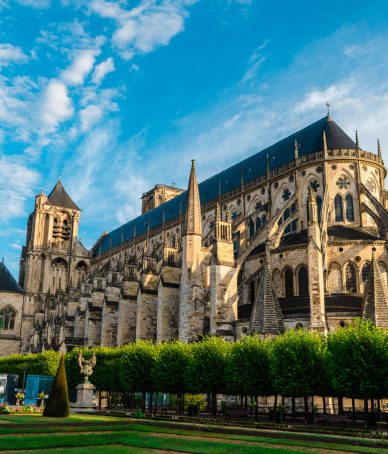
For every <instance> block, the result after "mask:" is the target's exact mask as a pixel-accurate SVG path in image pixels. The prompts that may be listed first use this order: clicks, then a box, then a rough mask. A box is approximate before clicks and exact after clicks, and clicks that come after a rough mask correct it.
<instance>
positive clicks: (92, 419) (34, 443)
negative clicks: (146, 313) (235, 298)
mask: <svg viewBox="0 0 388 454" xmlns="http://www.w3.org/2000/svg"><path fill="white" fill-rule="evenodd" d="M45 425H47V426H45ZM206 429H207V430H206ZM210 429H211V430H210ZM284 437H287V438H284ZM376 443H379V445H376ZM321 449H325V450H326V452H328V451H332V452H333V453H334V452H338V451H342V452H360V453H370V454H374V453H384V452H386V453H388V442H387V441H385V442H382V441H376V440H359V439H355V438H350V437H333V436H330V437H328V438H327V439H325V438H324V437H320V438H318V437H317V436H316V435H311V436H310V435H307V434H297V433H287V432H273V433H271V434H268V431H267V433H265V434H264V433H263V435H262V436H261V434H260V431H259V430H257V431H255V433H254V435H234V434H229V433H220V432H218V433H217V431H216V429H215V428H214V427H213V428H210V427H209V428H206V427H204V428H201V430H195V426H193V427H192V428H191V430H189V429H187V428H180V427H179V426H175V425H174V426H171V427H163V425H162V424H161V423H158V422H156V421H146V420H142V421H134V420H129V419H125V418H116V417H103V416H87V415H73V416H70V417H69V418H66V419H63V418H58V419H57V418H44V417H41V416H32V415H31V416H24V415H7V416H5V415H0V452H6V451H11V450H12V451H18V452H19V453H26V452H29V453H31V452H33V451H31V450H34V451H35V453H37V452H39V453H40V452H43V453H51V452H52V453H67V454H69V453H81V452H82V453H85V452H93V454H94V453H96V454H98V453H100V452H101V453H104V454H110V453H115V452H128V453H140V454H142V453H158V452H159V453H161V452H163V451H165V452H167V451H170V452H179V453H198V454H202V453H203V454H208V453H215V454H224V453H225V454H226V453H228V454H229V453H231V454H251V453H257V452H261V453H271V454H278V453H290V452H293V453H298V452H299V453H300V452H304V453H306V452H310V453H313V452H321V451H320V450H321Z"/></svg>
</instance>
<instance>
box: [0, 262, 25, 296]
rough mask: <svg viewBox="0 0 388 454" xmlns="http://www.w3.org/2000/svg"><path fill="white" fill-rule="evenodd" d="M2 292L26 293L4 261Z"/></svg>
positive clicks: (0, 280) (0, 276)
mask: <svg viewBox="0 0 388 454" xmlns="http://www.w3.org/2000/svg"><path fill="white" fill-rule="evenodd" d="M0 292H18V293H23V292H24V290H23V289H22V288H21V287H20V285H19V284H18V283H17V282H16V279H15V278H14V277H13V276H12V274H11V273H10V272H9V270H8V268H7V267H6V266H5V264H4V262H3V261H2V262H0Z"/></svg>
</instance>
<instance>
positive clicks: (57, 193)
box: [47, 177, 81, 211]
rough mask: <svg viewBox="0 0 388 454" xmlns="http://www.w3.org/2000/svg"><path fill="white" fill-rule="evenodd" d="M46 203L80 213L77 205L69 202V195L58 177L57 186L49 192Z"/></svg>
mask: <svg viewBox="0 0 388 454" xmlns="http://www.w3.org/2000/svg"><path fill="white" fill-rule="evenodd" d="M47 203H48V204H49V205H54V206H57V207H62V208H70V209H71V210H77V211H81V210H80V209H79V208H78V207H77V205H76V204H75V203H74V202H73V201H72V200H71V198H70V196H69V194H68V193H67V192H66V191H65V189H64V187H63V185H62V181H61V178H60V177H58V181H57V184H56V185H55V186H54V189H53V190H52V191H51V192H50V194H49V196H48V198H47Z"/></svg>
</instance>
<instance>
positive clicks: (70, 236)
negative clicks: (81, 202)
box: [19, 178, 89, 350]
mask: <svg viewBox="0 0 388 454" xmlns="http://www.w3.org/2000/svg"><path fill="white" fill-rule="evenodd" d="M80 214H81V210H80V209H79V208H78V206H77V205H76V204H75V203H74V202H73V200H72V199H71V198H70V196H69V195H68V194H67V192H66V191H65V189H64V187H63V185H62V182H61V180H60V179H59V178H58V181H57V183H56V185H55V187H54V189H53V190H52V191H51V193H50V194H49V195H48V196H46V195H45V194H43V193H42V192H41V193H40V194H38V195H37V196H36V197H35V206H34V211H33V212H32V214H30V216H29V218H28V225H27V237H26V245H25V246H24V247H23V251H22V256H21V260H20V273H19V283H20V285H21V286H22V287H23V288H24V290H25V292H26V304H25V313H26V314H27V315H28V316H29V317H28V319H29V323H26V322H25V323H24V325H23V331H24V334H22V336H23V337H24V340H23V342H24V344H25V345H24V346H23V349H24V350H28V349H29V348H30V346H29V345H28V344H29V343H30V339H29V337H30V338H31V339H34V341H33V342H34V343H35V344H36V345H35V347H34V346H32V350H35V349H36V350H41V349H42V348H57V349H58V348H59V347H60V344H61V343H63V341H64V328H63V327H64V320H65V315H66V306H67V302H68V299H69V297H70V296H71V289H72V288H73V289H74V288H77V287H79V285H80V283H81V281H82V280H83V279H84V278H85V277H86V274H87V270H88V266H89V253H88V251H87V250H86V249H85V248H84V247H83V245H82V244H81V243H80V242H79V241H78V225H79V219H80ZM32 333H33V334H32ZM59 337H61V339H59ZM31 342H32V340H31Z"/></svg>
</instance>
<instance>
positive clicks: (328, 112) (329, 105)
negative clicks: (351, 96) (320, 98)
mask: <svg viewBox="0 0 388 454" xmlns="http://www.w3.org/2000/svg"><path fill="white" fill-rule="evenodd" d="M326 107H327V116H328V117H330V107H331V104H330V103H329V101H327V103H326Z"/></svg>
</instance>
